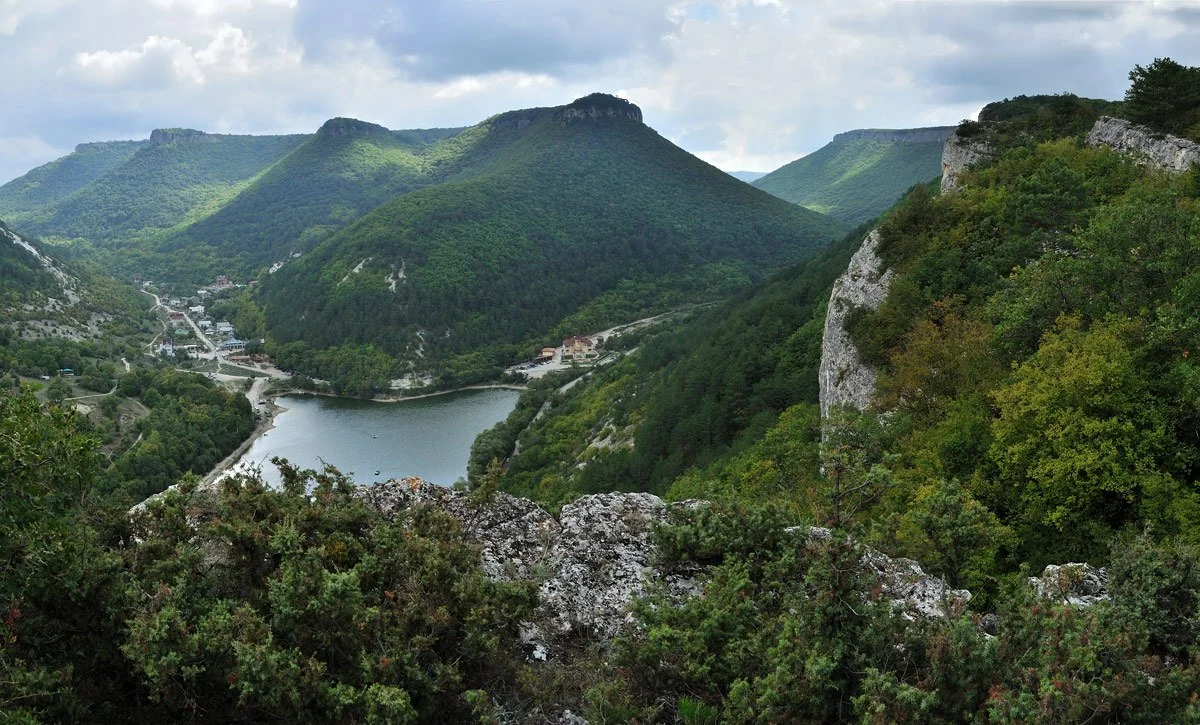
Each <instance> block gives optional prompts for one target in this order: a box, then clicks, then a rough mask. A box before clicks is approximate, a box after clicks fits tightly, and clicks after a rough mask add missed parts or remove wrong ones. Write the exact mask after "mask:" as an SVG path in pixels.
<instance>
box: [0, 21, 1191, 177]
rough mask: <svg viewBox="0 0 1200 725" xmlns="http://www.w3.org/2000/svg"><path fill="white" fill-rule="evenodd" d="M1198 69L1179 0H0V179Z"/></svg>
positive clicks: (832, 118)
mask: <svg viewBox="0 0 1200 725" xmlns="http://www.w3.org/2000/svg"><path fill="white" fill-rule="evenodd" d="M1156 56H1171V57H1173V58H1175V59H1176V60H1178V61H1181V62H1184V63H1188V64H1190V65H1200V0H1160V1H1159V2H1149V1H1147V2H1085V1H1081V0H1076V1H1073V2H1067V1H1064V2H1034V1H1032V0H1025V1H1022V2H960V1H953V0H942V1H940V2H920V1H916V0H907V1H905V0H700V1H692V0H586V1H585V0H0V77H2V78H3V85H2V88H3V89H4V96H3V100H2V101H0V103H2V104H3V106H2V110H0V183H2V182H4V181H7V180H9V179H10V178H13V177H15V176H18V175H20V174H21V173H24V172H25V171H27V170H28V169H30V168H32V167H34V166H36V165H39V164H41V163H45V162H47V161H49V160H51V159H54V158H56V157H58V156H60V155H62V154H64V153H67V152H69V151H70V150H71V149H72V148H73V147H74V146H75V144H76V143H79V142H81V141H98V140H108V139H121V138H145V137H146V136H147V135H148V134H149V132H150V130H151V129H153V128H157V127H168V126H186V127H192V128H200V129H204V130H207V131H214V132H225V133H283V132H310V131H313V130H315V129H316V128H317V127H318V126H319V125H320V124H321V122H322V121H324V120H325V119H327V118H330V117H332V116H353V117H356V118H361V119H364V120H368V121H374V122H377V123H381V124H384V125H386V126H388V127H390V128H420V127H430V126H463V125H469V124H472V123H476V122H478V121H480V120H482V119H483V118H485V117H487V116H489V115H491V114H493V113H497V112H500V111H505V110H509V109H513V108H524V107H529V106H545V105H559V104H562V103H566V102H569V101H571V100H572V99H574V98H576V97H578V96H581V95H585V94H586V93H589V92H592V91H606V92H610V93H616V94H618V95H621V96H624V97H626V98H629V99H630V100H632V101H634V102H635V103H637V104H639V105H640V106H641V107H642V110H643V112H644V113H645V117H646V122H647V123H649V124H650V125H651V126H653V127H654V128H655V129H657V130H658V131H659V132H660V133H662V134H663V135H664V136H666V137H668V138H670V139H671V140H672V141H674V142H675V143H677V144H679V145H680V146H682V147H683V148H685V149H687V150H688V151H691V152H692V153H695V154H696V155H698V156H700V157H701V158H703V159H705V160H707V161H710V162H712V163H714V164H716V165H717V166H720V167H721V168H724V169H726V170H757V171H766V170H770V169H773V168H776V167H778V166H780V165H782V164H783V163H786V162H787V161H790V160H792V159H794V158H797V157H799V156H801V155H803V154H805V153H808V152H810V151H813V150H815V149H817V148H819V147H820V146H821V145H823V144H824V143H826V142H827V141H828V140H829V138H830V137H831V136H832V135H833V134H835V133H837V132H839V131H844V130H848V129H852V128H863V127H890V128H903V127H911V126H922V125H939V124H951V123H955V122H957V121H959V120H960V119H962V118H964V117H968V116H973V115H974V114H975V113H976V112H977V111H978V110H979V108H980V107H981V106H982V105H983V104H984V103H987V102H988V101H991V100H995V99H999V98H1003V97H1005V96H1011V95H1016V94H1019V93H1053V92H1061V91H1072V92H1075V93H1079V94H1081V95H1089V96H1100V97H1106V98H1119V97H1120V96H1121V95H1122V93H1123V92H1124V89H1125V87H1126V85H1127V81H1126V75H1127V73H1128V71H1129V69H1130V68H1131V67H1132V66H1133V64H1135V63H1143V64H1144V63H1147V62H1149V61H1151V60H1152V59H1153V58H1154V57H1156Z"/></svg>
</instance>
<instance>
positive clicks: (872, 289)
mask: <svg viewBox="0 0 1200 725" xmlns="http://www.w3.org/2000/svg"><path fill="white" fill-rule="evenodd" d="M878 247H879V230H875V231H872V232H871V233H870V234H868V235H867V238H866V239H864V240H863V243H862V246H861V247H859V248H858V251H857V252H855V253H854V256H853V257H852V258H851V259H850V266H849V267H848V268H847V269H846V271H845V272H843V273H842V276H840V277H838V278H837V281H835V282H834V283H833V293H832V294H831V295H830V296H829V308H828V309H827V310H826V311H825V332H824V334H823V336H822V338H821V368H820V373H819V378H820V380H819V382H820V396H821V415H822V416H827V415H829V411H830V410H831V409H832V408H834V407H835V406H839V405H850V406H853V407H855V408H858V409H859V410H862V409H864V408H866V407H867V404H868V403H870V402H871V395H872V393H874V391H875V371H874V370H872V369H871V368H870V366H868V365H867V364H865V363H864V362H863V361H862V358H860V357H859V354H858V348H856V347H855V346H854V342H853V341H852V340H851V339H850V332H849V330H848V329H847V328H846V323H847V320H848V319H849V317H850V315H851V313H853V312H854V310H856V309H859V308H865V309H868V310H874V309H877V308H878V307H879V305H881V304H883V300H884V299H885V298H886V297H887V292H888V285H889V284H890V283H891V281H892V276H893V275H892V272H891V270H888V271H886V272H885V271H884V269H883V260H882V259H881V258H880V257H879V255H878V253H877V252H878Z"/></svg>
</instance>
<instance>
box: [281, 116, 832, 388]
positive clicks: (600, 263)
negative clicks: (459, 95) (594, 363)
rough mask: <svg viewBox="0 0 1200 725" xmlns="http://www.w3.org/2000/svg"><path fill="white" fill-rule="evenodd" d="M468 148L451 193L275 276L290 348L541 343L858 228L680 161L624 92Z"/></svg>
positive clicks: (408, 200)
mask: <svg viewBox="0 0 1200 725" xmlns="http://www.w3.org/2000/svg"><path fill="white" fill-rule="evenodd" d="M462 137H467V138H471V139H472V142H471V144H470V148H469V149H466V150H465V151H464V154H463V156H462V157H461V158H459V159H457V160H456V161H455V162H454V164H453V165H452V168H451V169H450V170H449V171H448V172H447V175H446V180H445V182H444V183H441V184H438V185H435V186H430V187H427V188H424V189H421V190H418V191H414V192H412V193H409V194H406V195H404V196H400V197H399V198H397V199H395V200H394V201H391V202H388V203H387V204H384V205H383V206H381V207H380V208H378V209H376V210H374V211H373V212H371V213H369V214H367V215H366V216H365V217H364V218H362V219H361V220H360V221H358V222H356V223H355V224H353V225H351V226H350V227H348V228H346V229H345V230H343V231H341V232H339V233H338V234H336V235H334V236H333V237H331V238H329V239H328V240H326V241H325V242H323V243H322V244H321V245H320V246H318V247H317V248H316V249H315V250H314V251H312V252H311V253H308V254H305V255H303V256H302V257H300V258H299V259H297V260H295V261H293V262H291V263H289V264H288V265H286V266H285V267H283V268H282V269H280V270H279V271H278V272H276V273H275V274H273V275H271V276H270V277H269V278H268V279H266V280H265V283H264V285H263V289H262V293H261V298H260V299H261V301H262V303H263V305H264V307H265V312H266V319H267V324H268V328H269V330H270V332H271V334H272V335H273V336H274V337H275V339H276V340H278V341H279V342H281V343H295V344H299V345H305V346H309V347H312V348H323V347H328V346H336V345H341V344H344V343H373V344H375V345H377V346H378V347H379V348H380V349H383V350H386V351H387V352H388V353H389V354H392V355H395V356H397V357H399V358H400V359H402V360H403V359H407V360H409V361H415V360H417V358H418V357H420V356H428V357H436V356H441V355H446V354H453V353H465V352H468V351H472V350H476V349H478V348H480V347H481V346H495V345H497V344H504V343H510V344H520V343H529V342H530V341H532V340H535V339H540V338H539V336H543V337H544V336H547V335H549V336H553V335H554V334H557V333H558V332H566V331H569V330H577V331H578V330H585V331H586V330H590V329H601V328H600V327H599V326H600V325H603V324H606V323H609V322H611V321H619V320H623V319H629V318H630V316H632V315H635V314H638V313H641V312H643V311H645V310H648V309H660V308H662V307H664V306H670V305H672V304H679V303H682V302H688V301H695V300H698V299H711V298H712V297H714V296H716V295H719V294H723V293H726V292H728V291H731V290H734V289H737V288H738V287H739V286H741V285H742V284H744V283H746V282H748V281H750V280H752V279H754V278H757V277H759V276H761V275H762V274H763V273H764V272H766V271H768V270H771V269H775V268H778V267H779V266H782V265H784V264H787V263H790V262H793V261H796V260H798V259H801V258H803V257H805V256H807V255H809V254H812V253H813V252H815V251H816V250H819V249H821V248H822V247H824V246H825V245H826V244H828V243H829V242H830V241H832V240H833V239H835V238H837V237H838V236H840V235H841V234H842V233H843V231H844V227H843V225H841V224H840V223H839V222H837V221H834V220H832V219H830V218H828V217H825V216H823V215H820V214H816V213H814V212H811V211H808V210H806V209H803V208H800V207H797V206H794V205H791V204H787V203H784V202H782V201H780V200H777V199H775V198H773V197H771V196H770V195H768V194H765V193H763V192H761V191H758V190H757V189H754V188H753V187H750V186H748V185H746V184H742V183H740V182H738V181H737V180H735V179H733V178H731V177H730V176H729V175H727V174H725V173H724V172H722V171H720V170H719V169H717V168H715V167H713V166H710V165H709V164H706V163H704V162H702V161H700V160H699V159H697V158H696V157H694V156H692V155H690V154H688V153H686V152H685V151H683V150H682V149H679V148H678V147H676V146H674V145H673V144H671V143H670V142H669V141H667V140H666V139H664V138H662V137H661V136H659V135H658V134H657V133H655V132H654V131H653V130H652V129H650V128H649V127H647V126H646V125H644V124H643V123H642V121H641V112H640V110H639V109H638V108H637V107H636V106H634V105H633V104H630V103H628V102H625V101H621V100H620V99H616V98H613V97H611V96H602V95H595V96H589V97H587V98H583V99H580V100H579V101H576V102H575V103H572V104H570V105H568V106H563V107H558V108H541V109H530V110H525V111H513V112H510V113H505V114H501V115H499V116H496V117H493V118H491V119H488V120H487V121H485V122H484V123H482V124H480V125H479V126H476V127H474V128H472V129H470V130H468V131H466V132H464V134H462ZM463 146H464V148H465V146H466V144H463ZM547 339H549V338H547ZM301 341H302V342H301ZM292 349H293V350H294V349H295V348H292ZM294 361H295V362H296V364H298V365H300V366H302V367H307V368H309V369H313V365H312V364H311V360H309V359H307V358H304V357H303V355H297V357H295V358H294ZM325 372H326V374H328V371H325ZM325 376H326V375H322V377H325Z"/></svg>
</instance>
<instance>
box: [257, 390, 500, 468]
mask: <svg viewBox="0 0 1200 725" xmlns="http://www.w3.org/2000/svg"><path fill="white" fill-rule="evenodd" d="M519 394H520V393H519V391H516V390H465V391H461V392H456V393H447V394H445V395H436V396H432V397H428V398H419V399H417V400H406V401H403V402H399V403H380V402H372V401H369V400H348V399H343V398H331V397H327V396H314V395H286V396H283V397H280V398H279V399H278V400H277V401H276V402H277V403H278V404H279V405H280V406H282V407H284V408H287V410H285V411H283V412H282V413H280V414H279V415H278V416H276V417H275V427H274V428H273V429H271V430H270V431H269V432H267V433H266V434H265V435H264V436H262V437H260V438H259V439H258V440H256V441H254V444H253V445H252V446H251V447H250V450H249V451H247V452H246V454H245V455H244V456H243V457H242V459H241V461H239V463H238V467H239V468H240V467H242V466H245V465H248V464H257V463H260V462H261V463H263V477H264V478H266V479H267V480H268V481H270V482H271V483H278V482H279V471H277V470H276V469H275V467H274V466H272V465H271V464H270V459H271V458H272V457H274V456H279V457H281V458H286V459H288V460H289V461H291V462H292V463H295V464H298V465H300V466H301V467H303V468H315V469H318V470H319V469H320V467H321V465H322V463H321V461H322V460H324V461H325V462H327V463H329V464H331V465H333V466H336V467H337V468H338V469H339V470H340V471H342V473H345V474H347V475H349V476H350V477H351V478H353V479H354V480H355V481H356V482H358V483H370V482H371V481H385V480H387V479H389V478H400V477H404V476H420V477H421V478H424V479H425V480H427V481H432V482H433V483H437V484H441V485H443V486H449V485H450V484H452V483H454V482H455V481H456V480H458V479H459V478H462V477H465V476H466V475H467V458H468V456H469V455H470V451H471V443H472V442H473V441H474V440H475V436H477V435H479V433H481V432H483V431H485V430H487V429H488V428H491V427H492V426H493V425H495V424H496V423H498V422H500V421H502V420H504V419H505V418H506V417H508V414H509V413H510V412H512V410H513V408H514V407H516V404H517V397H518V395H519ZM376 471H379V473H378V475H376V473H375V472H376Z"/></svg>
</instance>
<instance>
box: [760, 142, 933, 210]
mask: <svg viewBox="0 0 1200 725" xmlns="http://www.w3.org/2000/svg"><path fill="white" fill-rule="evenodd" d="M950 130H951V129H950V128H949V127H946V128H914V129H899V130H883V129H864V130H861V131H849V132H847V133H842V134H838V135H837V137H835V138H834V139H833V141H831V142H829V143H828V144H826V145H824V146H822V147H821V148H819V149H817V150H816V151H814V152H812V153H811V154H808V155H807V156H804V157H803V158H799V159H796V160H795V161H793V162H791V163H790V164H787V165H786V166H783V167H781V168H778V169H776V170H775V171H772V172H771V173H769V174H767V175H765V176H763V177H762V178H759V179H757V180H755V181H754V182H753V184H754V186H756V187H758V188H760V189H762V190H763V191H767V192H770V193H772V194H774V195H775V196H778V197H779V198H781V199H786V200H787V201H790V202H792V203H794V204H799V205H800V206H803V207H807V208H809V209H812V210H814V211H819V212H821V213H823V214H828V215H830V216H832V217H833V218H835V219H839V220H841V221H843V222H846V223H847V224H850V225H858V224H863V223H865V222H868V221H870V220H871V219H874V218H875V217H877V216H879V214H880V213H882V212H883V211H884V210H885V209H887V208H888V207H890V206H891V205H892V204H894V203H896V200H897V199H899V198H900V197H901V196H902V195H903V194H904V192H905V191H906V190H908V187H910V186H912V185H913V184H919V183H922V182H926V181H929V180H930V179H932V178H934V177H935V176H939V175H941V173H942V144H943V142H944V141H945V140H946V136H947V135H948V134H949V133H950Z"/></svg>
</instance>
